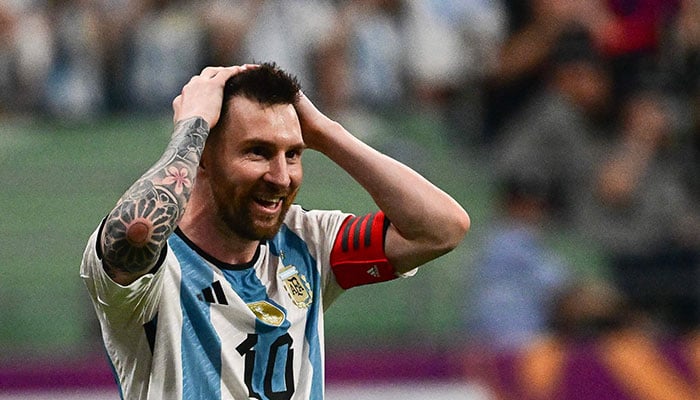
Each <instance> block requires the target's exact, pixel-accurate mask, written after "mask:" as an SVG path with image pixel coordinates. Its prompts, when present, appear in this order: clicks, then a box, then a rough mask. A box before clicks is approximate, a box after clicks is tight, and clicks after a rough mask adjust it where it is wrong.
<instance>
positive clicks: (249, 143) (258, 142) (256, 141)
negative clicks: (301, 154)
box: [241, 139, 307, 151]
mask: <svg viewBox="0 0 700 400" xmlns="http://www.w3.org/2000/svg"><path fill="white" fill-rule="evenodd" d="M241 145H242V147H251V146H265V147H279V142H276V141H274V140H264V139H248V140H243V141H242V142H241ZM306 148H307V146H306V144H304V143H303V142H301V143H298V144H294V145H292V146H289V148H288V149H287V151H289V150H295V151H301V150H305V149H306Z"/></svg>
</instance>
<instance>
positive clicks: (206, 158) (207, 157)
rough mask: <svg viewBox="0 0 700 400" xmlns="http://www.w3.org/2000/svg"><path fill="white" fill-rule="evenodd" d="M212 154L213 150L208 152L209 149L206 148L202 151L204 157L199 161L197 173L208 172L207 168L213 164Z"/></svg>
mask: <svg viewBox="0 0 700 400" xmlns="http://www.w3.org/2000/svg"><path fill="white" fill-rule="evenodd" d="M210 153H211V150H210V151H207V147H206V146H205V147H204V150H203V151H202V157H201V158H200V159H199V165H198V168H197V171H200V170H201V171H202V172H206V170H207V167H208V166H209V163H210V162H211V161H210V158H211V155H210Z"/></svg>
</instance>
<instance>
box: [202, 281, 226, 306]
mask: <svg viewBox="0 0 700 400" xmlns="http://www.w3.org/2000/svg"><path fill="white" fill-rule="evenodd" d="M197 298H198V299H199V300H202V301H206V302H207V303H213V304H223V305H228V300H226V295H225V294H224V288H223V287H222V286H221V282H219V281H216V282H214V283H212V284H211V286H209V287H205V288H204V289H202V293H200V294H198V295H197Z"/></svg>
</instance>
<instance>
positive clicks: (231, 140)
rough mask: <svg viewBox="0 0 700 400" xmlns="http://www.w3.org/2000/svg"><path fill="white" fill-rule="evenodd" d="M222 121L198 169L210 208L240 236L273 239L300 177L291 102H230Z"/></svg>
mask: <svg viewBox="0 0 700 400" xmlns="http://www.w3.org/2000/svg"><path fill="white" fill-rule="evenodd" d="M231 102H232V104H231V105H230V107H229V112H228V115H227V116H226V117H225V118H224V119H223V121H220V123H223V124H224V125H223V126H222V127H221V129H220V130H218V131H217V132H216V136H215V137H210V139H213V140H211V141H209V140H208V141H207V145H206V146H207V147H205V155H204V158H203V160H204V162H203V168H204V169H205V171H206V176H207V182H208V185H209V188H210V190H209V191H210V193H211V199H210V207H211V208H212V211H213V212H214V214H215V215H216V217H217V221H218V222H220V226H221V228H222V229H224V230H225V231H227V232H229V233H232V234H234V235H235V236H238V237H240V238H242V239H245V240H251V241H259V240H264V239H270V238H272V237H273V236H274V235H275V234H276V233H277V232H278V231H279V229H280V226H281V225H282V222H283V221H284V216H285V215H286V213H287V211H288V210H289V207H290V206H291V205H292V203H293V202H294V199H295V197H296V195H297V192H298V190H299V186H300V184H301V181H302V176H303V172H302V166H301V153H302V151H303V149H304V142H303V139H302V135H301V128H300V126H299V120H298V118H297V115H296V112H295V111H294V107H293V106H292V105H272V106H269V105H267V106H265V105H261V104H259V103H257V102H255V101H252V100H248V99H246V98H243V97H234V98H233V99H232V100H231Z"/></svg>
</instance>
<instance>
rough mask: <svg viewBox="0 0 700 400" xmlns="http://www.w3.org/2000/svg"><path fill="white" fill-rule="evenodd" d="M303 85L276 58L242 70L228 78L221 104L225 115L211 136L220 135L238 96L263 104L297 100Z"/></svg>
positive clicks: (289, 102) (222, 112) (290, 102)
mask: <svg viewBox="0 0 700 400" xmlns="http://www.w3.org/2000/svg"><path fill="white" fill-rule="evenodd" d="M300 91H301V85H300V84H299V81H298V80H297V78H296V77H295V76H294V75H291V74H290V73H288V72H286V71H284V70H282V69H281V68H279V67H278V66H277V64H276V63H274V62H264V63H261V64H259V66H258V67H256V68H251V69H248V70H246V71H243V72H240V73H238V74H236V75H234V76H232V77H231V78H229V79H228V80H227V81H226V85H225V86H224V98H223V102H222V104H221V119H220V120H219V123H218V124H216V125H215V126H214V128H213V129H212V130H211V132H210V134H209V136H210V137H212V136H218V135H217V134H216V132H218V131H219V130H221V129H222V126H223V125H224V124H222V122H224V121H225V119H226V118H227V116H228V112H229V104H230V103H231V99H232V98H234V97H235V96H241V97H245V98H247V99H249V100H253V101H256V102H258V103H260V104H262V105H266V106H273V105H278V104H283V105H284V104H295V103H296V102H297V100H298V99H299V93H300Z"/></svg>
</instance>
